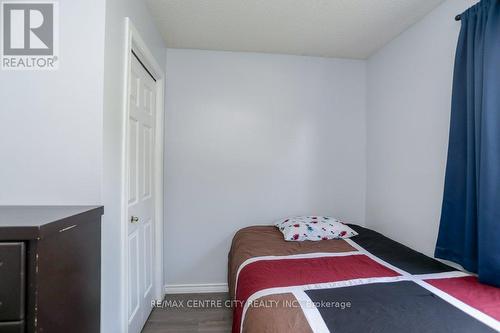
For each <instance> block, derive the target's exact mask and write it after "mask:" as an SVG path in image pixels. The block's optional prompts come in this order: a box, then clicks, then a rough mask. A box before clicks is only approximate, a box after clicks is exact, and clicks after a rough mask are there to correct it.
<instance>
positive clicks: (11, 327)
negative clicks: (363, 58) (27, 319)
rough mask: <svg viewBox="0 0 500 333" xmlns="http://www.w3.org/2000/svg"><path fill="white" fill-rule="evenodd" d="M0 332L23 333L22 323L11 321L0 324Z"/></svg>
mask: <svg viewBox="0 0 500 333" xmlns="http://www.w3.org/2000/svg"><path fill="white" fill-rule="evenodd" d="M0 332H2V333H23V332H24V322H23V321H13V322H5V323H0Z"/></svg>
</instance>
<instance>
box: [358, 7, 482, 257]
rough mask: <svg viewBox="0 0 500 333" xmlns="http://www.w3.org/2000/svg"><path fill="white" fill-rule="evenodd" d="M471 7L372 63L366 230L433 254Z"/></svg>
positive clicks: (429, 20)
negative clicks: (457, 69)
mask: <svg viewBox="0 0 500 333" xmlns="http://www.w3.org/2000/svg"><path fill="white" fill-rule="evenodd" d="M475 2H476V1H471V0H448V1H447V2H445V3H444V4H443V5H441V6H439V7H438V8H437V9H435V10H434V11H433V12H431V13H430V14H429V15H427V16H426V17H425V18H424V19H423V20H422V21H420V22H419V23H417V24H416V25H414V26H413V27H411V28H410V29H409V30H407V31H406V32H404V33H403V34H401V35H400V36H399V37H398V38H396V39H395V40H393V41H391V42H390V43H389V44H388V45H386V46H385V47H384V48H383V49H382V50H380V51H379V52H378V53H377V54H375V55H374V56H372V57H371V58H370V59H369V61H368V102H367V107H368V108H367V128H368V132H367V133H368V134H367V139H368V140H367V142H368V145H367V161H368V168H367V170H368V174H367V175H368V176H367V180H368V182H367V200H366V203H367V205H366V224H367V226H369V227H371V228H373V229H376V230H378V231H380V232H382V233H384V234H386V235H388V236H390V237H392V238H393V239H396V240H398V241H400V242H402V243H404V244H407V245H409V246H411V247H413V248H415V249H418V250H420V251H423V252H424V253H426V254H428V255H433V252H434V246H435V242H436V238H437V231H438V226H439V218H440V213H441V201H442V195H443V186H444V170H445V164H446V155H447V145H448V130H449V118H450V105H451V88H452V72H453V63H454V54H455V48H456V42H457V37H458V32H459V30H460V23H459V22H456V21H455V20H454V17H455V15H456V14H459V13H461V12H462V11H463V10H465V9H466V8H468V7H469V6H471V5H473V4H474V3H475Z"/></svg>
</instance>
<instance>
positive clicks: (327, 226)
mask: <svg viewBox="0 0 500 333" xmlns="http://www.w3.org/2000/svg"><path fill="white" fill-rule="evenodd" d="M274 225H275V226H276V227H277V228H278V229H279V230H280V231H281V232H282V233H283V236H284V238H285V240H286V241H292V242H301V241H305V240H310V241H320V240H328V239H339V238H350V237H353V236H356V235H357V234H358V233H357V232H356V231H354V230H352V229H351V228H349V227H348V226H347V225H345V224H344V223H342V222H340V221H339V220H337V219H335V218H333V217H328V216H296V217H289V218H283V219H280V220H278V221H276V223H275V224H274Z"/></svg>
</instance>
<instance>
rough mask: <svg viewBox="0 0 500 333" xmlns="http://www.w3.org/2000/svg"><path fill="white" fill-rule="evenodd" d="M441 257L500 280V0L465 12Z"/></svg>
mask: <svg viewBox="0 0 500 333" xmlns="http://www.w3.org/2000/svg"><path fill="white" fill-rule="evenodd" d="M461 24H462V29H461V31H460V36H459V40H458V46H457V53H456V59H455V72H454V78H453V98H452V110H451V123H450V140H449V147H448V162H447V165H446V178H445V188H444V197H443V206H442V212H441V224H440V227H439V236H438V240H437V245H436V252H435V256H436V257H437V258H442V259H447V260H451V261H453V262H456V263H458V264H461V265H462V266H463V267H464V268H465V269H467V270H469V271H472V272H476V273H478V276H479V280H480V281H481V282H483V283H488V284H492V285H496V286H499V287H500V0H483V1H481V2H479V3H478V4H476V5H475V6H473V7H471V8H470V9H468V10H467V11H465V12H464V13H463V14H462V15H461Z"/></svg>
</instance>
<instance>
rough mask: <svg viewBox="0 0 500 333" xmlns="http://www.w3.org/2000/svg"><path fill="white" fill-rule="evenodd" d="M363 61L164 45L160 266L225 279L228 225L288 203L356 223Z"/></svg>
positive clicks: (192, 277)
mask: <svg viewBox="0 0 500 333" xmlns="http://www.w3.org/2000/svg"><path fill="white" fill-rule="evenodd" d="M365 133H366V128H365V62H363V61H355V60H338V59H326V58H314V57H299V56H285V55H269V54H255V53H233V52H213V51H198V50H171V49H169V50H168V51H167V88H166V152H165V158H166V160H165V176H166V178H165V194H166V196H165V205H166V206H165V214H166V216H165V274H166V280H167V283H168V284H191V283H192V284H203V283H224V282H226V266H227V252H228V249H229V245H230V241H231V238H232V236H233V234H234V232H235V231H236V230H238V229H240V228H242V227H244V226H249V225H255V224H270V223H271V222H272V221H273V220H275V219H277V218H280V217H283V216H287V215H294V214H324V215H333V216H337V217H341V218H345V219H346V220H348V221H352V222H354V223H361V224H362V223H363V220H364V199H365V192H364V191H365V166H366V161H365V143H366V138H365Z"/></svg>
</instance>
